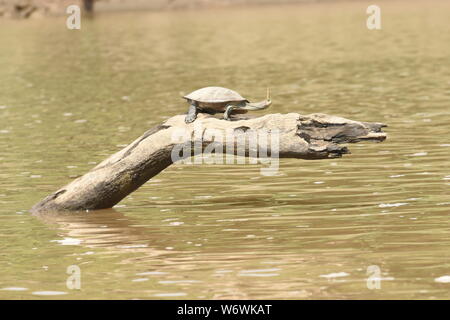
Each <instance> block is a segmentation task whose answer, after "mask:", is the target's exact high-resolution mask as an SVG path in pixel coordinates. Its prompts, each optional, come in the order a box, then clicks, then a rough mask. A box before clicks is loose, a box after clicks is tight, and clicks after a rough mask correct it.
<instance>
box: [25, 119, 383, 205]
mask: <svg viewBox="0 0 450 320" xmlns="http://www.w3.org/2000/svg"><path fill="white" fill-rule="evenodd" d="M184 118H185V115H177V116H174V117H172V118H170V119H168V120H167V121H166V122H164V123H163V124H161V125H159V126H157V127H155V128H153V129H151V130H149V131H147V132H145V133H144V134H143V135H142V136H141V137H139V138H138V139H136V140H135V141H134V142H132V143H131V144H130V145H128V146H127V147H125V148H124V149H122V150H121V151H119V152H117V153H116V154H114V155H112V156H111V157H109V158H108V159H106V160H105V161H103V162H101V163H100V164H98V165H97V166H96V167H95V168H93V169H92V170H91V171H89V172H88V173H86V174H85V175H83V176H81V177H79V178H77V179H76V180H74V181H72V182H71V183H69V184H68V185H66V186H64V187H63V188H61V189H59V190H58V191H56V192H55V193H53V194H51V195H49V196H48V197H46V198H45V199H43V200H42V201H41V202H39V203H37V204H36V205H35V206H34V207H33V208H32V209H31V211H32V212H33V213H39V212H44V211H76V210H95V209H104V208H111V207H112V206H114V205H115V204H117V203H118V202H119V201H121V200H122V199H123V198H125V197H126V196H127V195H128V194H130V193H131V192H133V191H135V190H136V189H137V188H139V187H140V186H141V185H142V184H144V183H145V182H146V181H147V180H149V179H150V178H152V177H153V176H155V175H157V174H158V173H159V172H161V171H162V170H164V169H165V168H167V167H168V166H169V165H171V164H172V163H173V162H174V161H175V160H177V159H174V154H176V155H177V156H178V155H179V156H180V158H187V157H191V156H192V155H196V154H199V153H203V152H205V153H207V152H218V151H217V150H218V149H220V152H224V153H228V154H237V155H245V156H255V155H256V156H259V157H274V156H276V157H279V158H298V159H327V158H336V157H341V156H342V155H343V154H346V153H349V151H348V149H347V148H346V147H345V146H341V145H340V144H342V143H354V142H359V141H363V140H370V141H383V140H384V139H386V134H385V133H383V132H382V131H381V128H383V127H385V125H384V124H382V123H369V122H358V121H352V120H348V119H344V118H340V117H335V116H329V115H325V114H311V115H305V116H304V115H300V114H298V113H289V114H269V115H265V116H262V117H258V118H253V119H236V120H235V121H225V120H222V119H217V118H215V117H213V116H211V115H207V114H199V116H198V118H197V120H196V121H195V122H194V123H190V124H186V123H185V122H184ZM262 131H263V132H267V133H268V135H269V136H271V137H273V136H275V135H276V138H277V139H275V140H274V139H272V140H270V139H268V140H267V141H269V140H270V141H269V142H267V141H266V140H265V139H258V140H257V141H256V142H255V143H254V144H252V143H250V142H249V141H250V139H251V137H254V135H252V134H254V133H255V132H262ZM220 132H224V134H223V135H221V134H220ZM274 141H275V142H276V143H274ZM211 145H213V146H214V148H213V150H214V151H211V148H210V147H208V146H211ZM196 146H197V147H196ZM198 146H200V147H199V148H198ZM227 146H230V147H231V148H226V147H227ZM190 147H192V148H190ZM180 149H181V150H182V151H186V150H189V152H181V153H180V152H179V150H180ZM174 150H176V151H177V152H175V153H174ZM261 150H264V151H265V152H261ZM242 151H243V153H242Z"/></svg>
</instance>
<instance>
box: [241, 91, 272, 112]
mask: <svg viewBox="0 0 450 320" xmlns="http://www.w3.org/2000/svg"><path fill="white" fill-rule="evenodd" d="M271 104H272V100H270V88H267V96H266V100H263V101H260V102H249V103H247V104H246V106H245V109H247V110H262V109H266V108H268V107H270V105H271Z"/></svg>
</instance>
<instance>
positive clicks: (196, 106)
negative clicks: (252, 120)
mask: <svg viewBox="0 0 450 320" xmlns="http://www.w3.org/2000/svg"><path fill="white" fill-rule="evenodd" d="M183 98H184V99H186V100H187V102H188V103H189V110H188V113H187V115H186V118H185V122H186V123H191V122H194V121H195V119H196V118H197V114H198V113H199V112H205V113H209V114H215V113H219V112H223V118H224V119H225V120H231V119H230V114H231V113H247V111H249V110H262V109H266V108H268V107H269V106H270V105H271V104H272V101H271V100H270V90H269V88H267V98H266V100H263V101H261V102H256V103H251V102H249V101H248V100H247V99H245V98H244V97H242V96H241V95H240V94H239V93H237V92H236V91H233V90H231V89H227V88H222V87H205V88H201V89H198V90H195V91H193V92H191V93H189V94H188V95H186V96H184V97H183Z"/></svg>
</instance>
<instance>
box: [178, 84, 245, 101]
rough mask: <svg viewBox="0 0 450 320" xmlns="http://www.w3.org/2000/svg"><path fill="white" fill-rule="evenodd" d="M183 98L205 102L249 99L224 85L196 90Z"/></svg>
mask: <svg viewBox="0 0 450 320" xmlns="http://www.w3.org/2000/svg"><path fill="white" fill-rule="evenodd" d="M183 98H185V99H189V100H194V101H198V102H204V103H223V102H229V101H247V102H248V100H247V99H245V98H244V97H242V96H241V95H240V94H239V93H237V92H236V91H233V90H231V89H227V88H222V87H205V88H201V89H198V90H195V91H193V92H191V93H189V94H188V95H186V96H184V97H183Z"/></svg>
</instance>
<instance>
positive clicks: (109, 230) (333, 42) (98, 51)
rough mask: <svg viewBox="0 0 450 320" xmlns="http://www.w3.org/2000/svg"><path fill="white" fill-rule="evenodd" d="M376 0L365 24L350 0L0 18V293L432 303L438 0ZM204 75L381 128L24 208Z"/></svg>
mask: <svg viewBox="0 0 450 320" xmlns="http://www.w3.org/2000/svg"><path fill="white" fill-rule="evenodd" d="M379 5H380V6H381V9H382V30H379V31H369V30H368V29H367V28H366V24H365V23H366V22H365V21H366V17H367V15H366V13H365V10H366V8H367V4H366V3H365V2H351V3H341V4H339V5H336V4H323V5H319V4H308V5H298V6H280V7H259V8H239V9H233V8H229V9H224V10H218V9H217V10H216V9H213V10H200V11H197V12H194V11H186V12H141V13H139V12H129V13H120V14H119V13H111V14H99V15H97V16H96V17H95V19H93V20H87V19H84V20H82V29H81V30H80V31H70V30H67V29H66V28H65V18H64V17H59V18H48V19H42V20H29V21H14V20H2V21H0V39H1V40H0V48H1V50H0V266H1V267H0V298H3V299H5V298H20V299H31V298H38V299H48V298H64V299H81V298H123V299H132V298H141V299H167V298H169V299H176V298H189V299H211V298H214V299H224V298H239V299H240V298H248V299H261V298H275V299H278V298H287V299H312V298H318V299H331V298H338V299H343V298H354V299H360V298H373V299H381V298H387V299H395V298H412V299H416V298H424V299H448V298H449V297H450V295H449V292H450V290H449V289H450V283H449V281H450V280H449V278H450V252H449V249H448V248H449V245H450V225H449V213H450V210H449V207H450V193H449V186H450V172H449V165H450V161H449V155H450V132H449V121H450V111H449V110H450V101H449V98H450V25H449V23H448V17H449V12H450V5H449V4H448V3H446V2H444V1H422V2H419V1H413V2H393V3H392V2H383V1H380V3H379ZM207 85H221V86H225V87H230V88H233V89H235V90H237V91H239V92H240V93H241V94H242V95H245V96H246V97H248V98H249V99H251V100H261V99H262V98H263V97H264V95H265V88H266V87H267V86H270V87H271V88H272V93H273V101H274V104H273V105H272V106H271V107H270V109H268V110H265V111H261V112H260V114H264V113H268V112H281V113H285V112H291V111H294V112H300V113H305V114H307V113H313V112H322V113H328V114H334V115H339V116H343V117H347V118H350V119H355V120H363V121H376V122H385V123H387V124H388V125H389V128H387V129H386V131H387V132H388V134H389V137H388V140H387V141H385V142H383V143H381V144H375V143H358V144H354V145H350V146H349V147H350V149H351V150H352V154H350V155H346V156H344V157H343V158H342V159H333V160H321V161H304V160H293V159H282V160H281V161H280V167H279V172H278V175H276V176H273V177H266V176H262V175H261V174H260V169H261V167H262V166H261V165H258V164H256V165H255V164H245V165H238V164H235V165H195V166H194V165H174V166H171V167H169V168H168V169H167V170H165V171H164V172H163V173H161V174H160V175H158V176H156V177H155V178H154V179H152V180H151V181H149V182H148V183H147V184H145V185H144V186H143V187H142V188H140V189H139V190H138V191H136V192H135V193H133V194H131V195H130V196H128V197H127V198H126V199H125V200H124V201H122V202H121V203H120V204H119V205H117V206H116V207H115V208H113V209H111V210H104V211H99V212H89V213H85V214H82V215H64V216H59V217H45V218H42V219H37V218H36V217H33V216H31V215H30V214H29V213H28V209H29V208H30V207H31V206H32V205H33V204H34V203H36V202H37V201H39V200H40V199H41V198H43V197H44V196H46V195H47V194H49V193H51V192H53V191H55V190H57V188H59V187H60V186H62V185H64V184H65V183H67V182H69V181H70V180H72V179H73V178H75V177H77V176H79V175H81V174H83V173H85V172H86V171H87V170H89V169H90V168H92V167H93V166H95V164H96V163H98V162H99V161H101V160H103V159H104V158H105V157H107V156H108V155H110V154H111V153H114V152H115V151H117V150H119V149H120V148H122V147H123V146H124V145H126V144H128V143H129V142H131V141H132V140H134V139H135V138H136V137H137V136H139V135H140V134H142V133H143V132H144V131H145V130H147V129H148V128H150V127H152V126H154V125H157V124H159V123H161V122H162V121H164V119H166V118H168V117H170V116H171V115H174V114H178V113H182V112H185V111H186V110H187V105H186V104H185V102H184V101H183V100H182V99H181V98H180V96H181V95H183V94H186V93H188V92H190V91H192V90H194V89H196V88H199V87H203V86H207ZM71 265H76V266H78V267H79V268H80V270H81V290H71V289H69V288H68V287H67V286H66V280H67V278H68V277H69V275H68V274H67V268H68V267H69V266H71ZM371 266H375V267H371ZM377 270H379V272H380V273H379V275H377V273H376V272H377ZM374 277H375V279H374ZM377 278H378V280H380V281H381V282H380V288H379V289H376V288H374V287H373V286H372V285H371V284H374V283H375V282H376V281H377ZM374 281H375V282H374ZM368 284H369V285H368Z"/></svg>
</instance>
